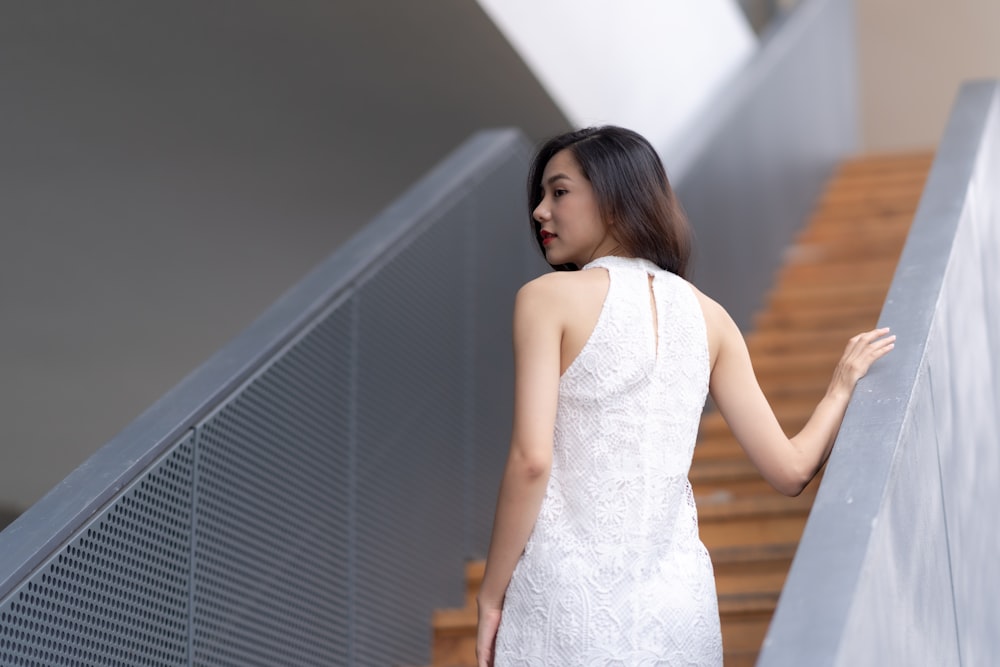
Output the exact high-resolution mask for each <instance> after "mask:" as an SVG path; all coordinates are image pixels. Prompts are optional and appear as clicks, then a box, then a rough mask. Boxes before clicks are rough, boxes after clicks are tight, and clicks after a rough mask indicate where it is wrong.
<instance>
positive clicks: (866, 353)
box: [828, 327, 896, 398]
mask: <svg viewBox="0 0 1000 667" xmlns="http://www.w3.org/2000/svg"><path fill="white" fill-rule="evenodd" d="M888 333H889V327H885V328H882V329H873V330H871V331H865V332H864V333H859V334H858V335H857V336H854V337H853V338H851V339H850V340H849V341H848V342H847V348H846V349H845V350H844V355H843V356H842V357H841V358H840V361H839V362H837V368H836V369H834V371H833V379H832V380H831V381H830V388H829V390H828V393H835V394H840V395H842V396H844V397H845V398H850V396H851V393H852V392H853V391H854V386H855V385H856V384H857V383H858V380H860V379H861V378H863V377H864V376H865V374H866V373H867V372H868V369H869V368H871V365H872V364H873V363H875V361H876V360H877V359H880V358H881V357H883V356H885V355H886V354H887V353H888V352H889V351H890V350H891V349H892V348H893V347H895V344H896V337H895V336H887V335H886V334H888Z"/></svg>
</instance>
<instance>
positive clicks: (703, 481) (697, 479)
mask: <svg viewBox="0 0 1000 667" xmlns="http://www.w3.org/2000/svg"><path fill="white" fill-rule="evenodd" d="M688 477H689V479H690V480H691V487H692V489H693V490H694V498H695V501H696V502H697V504H698V506H699V507H700V506H702V505H704V504H706V503H719V502H727V501H730V500H733V499H735V498H742V497H746V496H754V495H759V494H761V493H767V492H770V491H773V490H774V489H773V488H772V487H771V485H770V484H768V483H767V482H766V481H765V480H764V478H763V477H761V476H760V472H758V471H757V468H756V467H754V465H753V464H752V463H750V461H749V459H747V457H746V456H745V455H742V450H741V451H740V455H738V456H736V457H733V458H721V457H719V458H714V459H699V460H697V461H694V462H693V463H692V464H691V472H690V474H689V475H688Z"/></svg>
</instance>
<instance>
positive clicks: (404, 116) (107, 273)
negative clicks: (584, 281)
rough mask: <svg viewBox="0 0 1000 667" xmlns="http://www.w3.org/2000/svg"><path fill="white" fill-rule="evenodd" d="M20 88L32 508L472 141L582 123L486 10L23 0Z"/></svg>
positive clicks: (9, 249) (4, 448)
mask: <svg viewBox="0 0 1000 667" xmlns="http://www.w3.org/2000/svg"><path fill="white" fill-rule="evenodd" d="M0 94H2V96H3V112H2V114H0V147H2V149H0V506H2V505H4V504H5V503H7V504H12V505H15V506H17V507H18V508H20V509H23V508H25V507H27V506H28V505H29V504H31V503H32V502H34V501H35V500H37V499H38V498H39V497H40V496H41V495H42V494H43V493H44V492H45V491H47V490H48V489H49V488H51V487H52V486H54V485H55V484H56V483H57V482H58V481H59V480H61V479H62V478H63V477H65V476H66V475H67V474H68V473H69V472H70V471H71V470H72V469H73V468H75V467H76V466H77V465H78V464H79V463H80V462H82V461H83V460H84V459H86V457H87V456H89V455H90V454H91V453H93V452H94V451H95V450H96V449H97V448H98V447H99V446H100V445H101V444H103V443H104V442H106V441H107V440H109V439H110V438H111V437H112V436H113V435H115V433H117V432H118V431H119V430H120V429H121V428H123V427H124V426H125V425H126V424H128V423H129V422H130V421H131V420H132V419H133V418H134V417H135V416H136V415H137V414H139V413H140V412H141V411H142V410H144V409H145V408H146V407H147V406H149V405H150V404H152V403H153V401H155V400H156V399H157V398H158V397H160V396H161V395H163V394H164V393H165V392H166V391H167V390H168V389H169V388H170V387H172V386H173V385H174V384H176V383H177V382H178V381H179V380H180V379H181V378H182V377H184V376H185V375H186V374H187V373H188V372H190V371H191V370H192V369H194V368H196V367H197V366H198V364H200V363H201V362H202V361H203V360H205V359H206V358H208V357H209V355H211V354H212V353H213V352H214V351H215V350H217V349H218V348H219V347H221V346H222V345H223V344H224V343H225V342H226V341H228V340H230V339H231V338H232V337H234V336H235V335H236V334H237V333H238V332H240V331H241V330H242V329H243V328H244V327H245V326H246V325H247V324H249V322H250V321H252V320H253V318H254V317H256V316H257V315H258V314H259V313H261V312H263V310H264V309H265V308H266V307H267V306H268V305H269V304H271V303H272V302H273V301H274V300H275V299H276V298H277V297H278V296H279V295H280V294H281V293H282V292H284V291H285V290H286V289H288V288H289V287H290V286H291V285H292V284H294V283H295V282H296V281H297V280H298V279H299V278H300V277H301V276H302V275H304V274H305V273H306V272H307V271H308V270H309V269H310V268H312V267H313V266H315V265H316V264H317V263H318V262H320V261H321V260H322V259H324V258H325V257H326V256H327V255H328V254H329V253H330V252H331V251H332V250H333V249H334V248H336V247H337V246H338V245H340V244H341V243H343V242H344V241H346V240H347V239H348V238H350V236H351V234H353V233H354V232H356V231H357V230H358V229H360V228H361V227H362V226H363V225H364V224H365V223H366V222H368V221H369V220H370V219H371V218H372V217H373V216H374V215H375V213H377V212H378V211H379V210H380V209H381V208H382V207H383V206H385V205H387V204H388V203H389V202H390V201H392V200H393V199H394V198H395V197H396V196H397V195H398V194H399V193H400V192H402V191H403V190H404V189H405V188H406V187H407V186H409V185H410V184H411V183H413V182H414V181H416V179H417V178H419V177H420V176H422V175H423V174H424V173H425V172H426V171H427V169H429V168H430V167H431V166H432V165H433V164H434V163H435V162H436V161H437V160H439V159H440V158H441V157H442V156H444V155H445V154H447V153H448V152H449V151H450V150H452V149H453V148H454V147H455V146H457V145H459V144H460V143H461V142H462V141H464V140H465V139H466V138H467V137H468V136H469V135H470V134H472V133H473V132H474V131H476V130H478V129H480V128H482V127H491V126H506V125H512V126H517V127H521V128H523V130H524V131H525V132H526V133H527V134H528V135H529V137H532V138H539V137H541V136H544V135H548V134H550V133H553V132H556V131H560V130H562V129H564V128H565V127H566V121H565V120H564V119H563V117H562V116H561V114H560V113H559V112H558V111H557V110H556V108H555V107H554V105H553V104H552V103H551V101H550V100H549V98H548V96H547V95H546V94H545V92H544V91H543V90H542V89H541V87H540V86H539V85H538V84H537V82H536V81H535V79H534V77H533V76H532V75H531V74H530V72H528V70H527V69H526V68H525V66H524V65H523V64H522V63H521V61H520V59H519V58H518V57H517V55H516V54H515V53H514V52H513V50H512V49H511V48H510V47H509V46H508V44H507V43H506V41H505V40H504V38H503V37H502V35H500V34H499V32H498V31H497V30H496V28H495V27H494V26H493V24H492V23H491V22H490V21H489V19H488V18H487V17H486V16H485V15H484V14H483V13H482V11H481V10H480V9H479V7H478V5H477V4H476V3H475V2H473V1H472V0H435V1H434V2H431V3H424V2H410V1H409V0H379V1H378V2H356V1H351V2H328V1H325V0H298V1H296V2H282V1H280V0H175V1H173V0H172V1H170V2H133V1H131V0H88V1H87V2H78V1H77V0H2V2H0ZM516 196H517V197H518V201H520V198H521V194H520V192H518V193H517V195H516ZM516 222H517V224H520V223H521V219H520V218H518V220H517V221H516Z"/></svg>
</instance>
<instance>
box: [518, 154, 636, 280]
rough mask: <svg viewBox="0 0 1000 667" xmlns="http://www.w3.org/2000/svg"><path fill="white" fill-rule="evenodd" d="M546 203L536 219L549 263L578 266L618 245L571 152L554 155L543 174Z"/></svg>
mask: <svg viewBox="0 0 1000 667" xmlns="http://www.w3.org/2000/svg"><path fill="white" fill-rule="evenodd" d="M541 188H542V200H541V201H540V202H539V203H538V206H536V207H535V210H534V211H533V213H532V217H533V218H534V219H535V221H536V222H538V224H539V226H540V228H539V230H538V234H539V236H540V239H541V242H542V247H543V248H544V249H545V259H546V260H547V261H548V263H549V264H552V265H558V264H575V265H576V266H577V267H582V266H583V265H584V264H586V263H587V262H589V261H591V260H592V259H595V258H597V257H601V256H603V255H607V254H610V252H611V251H612V250H614V249H615V248H616V247H617V246H618V243H617V242H616V241H615V239H614V237H613V236H612V235H611V231H610V230H611V227H610V225H608V224H606V223H605V222H604V220H603V219H602V218H601V213H600V210H599V207H598V205H597V197H596V196H595V194H594V189H593V187H591V184H590V181H589V180H587V178H586V177H585V176H584V175H583V172H582V171H581V170H580V166H579V165H578V164H577V162H576V158H575V157H573V153H572V152H570V151H569V150H561V151H559V152H558V153H556V154H555V155H553V156H552V159H550V160H549V162H548V164H546V165H545V170H544V171H543V173H542V182H541Z"/></svg>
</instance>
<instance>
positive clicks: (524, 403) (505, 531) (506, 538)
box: [476, 274, 564, 667]
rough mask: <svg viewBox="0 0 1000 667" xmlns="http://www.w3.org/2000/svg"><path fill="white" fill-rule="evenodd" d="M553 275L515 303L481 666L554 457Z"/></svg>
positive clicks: (558, 327) (556, 302)
mask: <svg viewBox="0 0 1000 667" xmlns="http://www.w3.org/2000/svg"><path fill="white" fill-rule="evenodd" d="M557 280H558V276H557V275H556V274H545V275H544V276H542V277H541V278H538V279H536V280H534V281H532V282H530V283H528V284H527V285H525V286H524V287H522V288H521V289H520V291H519V292H518V293H517V299H516V300H515V303H514V424H513V432H512V435H511V442H510V454H509V456H508V458H507V466H506V468H505V469H504V474H503V480H502V481H501V484H500V494H499V498H498V499H497V510H496V517H495V518H494V521H493V535H492V538H491V540H490V549H489V553H488V554H487V558H486V571H485V572H484V574H483V583H482V586H481V587H480V591H479V595H478V598H477V603H478V607H479V629H478V637H477V640H476V654H477V661H478V664H479V665H480V666H483V667H486V666H489V665H492V664H493V649H494V642H495V641H496V633H497V628H498V627H499V625H500V615H501V610H502V607H503V600H504V596H505V595H506V592H507V584H508V583H509V582H510V578H511V575H512V574H513V572H514V567H515V566H516V565H517V561H518V559H519V558H520V557H521V553H522V552H523V551H524V546H525V544H526V543H527V541H528V537H529V536H530V535H531V531H532V530H533V529H534V526H535V520H536V518H537V517H538V512H539V510H540V509H541V505H542V500H543V498H544V496H545V489H546V487H547V485H548V480H549V470H550V468H551V465H552V437H553V430H554V428H555V419H556V404H557V401H558V395H559V369H560V357H559V355H560V346H561V342H562V319H561V317H562V314H561V313H560V307H561V306H560V304H561V302H562V301H564V299H561V298H560V292H559V290H558V285H557V283H556V281H557Z"/></svg>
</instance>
